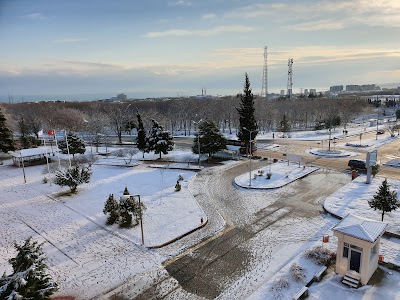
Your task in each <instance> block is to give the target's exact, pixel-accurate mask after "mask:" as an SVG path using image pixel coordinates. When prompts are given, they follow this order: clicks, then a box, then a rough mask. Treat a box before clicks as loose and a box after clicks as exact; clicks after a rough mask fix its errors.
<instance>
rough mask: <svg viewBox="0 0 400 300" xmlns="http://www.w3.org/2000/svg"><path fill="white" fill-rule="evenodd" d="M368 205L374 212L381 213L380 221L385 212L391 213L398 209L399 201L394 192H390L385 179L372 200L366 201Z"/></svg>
mask: <svg viewBox="0 0 400 300" xmlns="http://www.w3.org/2000/svg"><path fill="white" fill-rule="evenodd" d="M368 204H369V206H370V207H371V208H373V209H374V210H381V211H382V221H383V216H384V215H385V212H391V211H392V210H396V209H397V208H399V207H400V201H399V200H398V199H397V193H396V191H390V189H389V185H388V183H387V179H385V180H384V181H383V182H382V185H381V186H380V187H379V190H378V192H377V193H376V194H375V195H374V198H373V199H372V200H369V201H368Z"/></svg>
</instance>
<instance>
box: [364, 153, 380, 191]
mask: <svg viewBox="0 0 400 300" xmlns="http://www.w3.org/2000/svg"><path fill="white" fill-rule="evenodd" d="M377 159H378V150H373V151H369V152H368V153H367V161H366V164H365V166H366V167H367V181H366V182H365V183H367V184H370V183H371V175H372V166H374V165H375V164H376V162H377Z"/></svg>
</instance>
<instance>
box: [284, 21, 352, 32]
mask: <svg viewBox="0 0 400 300" xmlns="http://www.w3.org/2000/svg"><path fill="white" fill-rule="evenodd" d="M345 27H346V25H345V24H343V23H342V22H338V21H334V20H319V21H313V22H304V23H298V24H295V25H290V26H286V27H285V28H286V29H290V30H294V31H318V30H339V29H343V28H345Z"/></svg>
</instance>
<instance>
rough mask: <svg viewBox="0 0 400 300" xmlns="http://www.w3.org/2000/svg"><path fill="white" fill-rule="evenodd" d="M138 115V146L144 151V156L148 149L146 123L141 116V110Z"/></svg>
mask: <svg viewBox="0 0 400 300" xmlns="http://www.w3.org/2000/svg"><path fill="white" fill-rule="evenodd" d="M136 116H137V121H138V127H137V140H136V143H137V147H138V149H139V150H140V151H142V153H143V158H144V153H145V152H146V150H147V142H146V140H147V139H146V131H145V130H144V125H143V121H142V117H141V116H140V114H139V112H136Z"/></svg>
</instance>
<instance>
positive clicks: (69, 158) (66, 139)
mask: <svg viewBox="0 0 400 300" xmlns="http://www.w3.org/2000/svg"><path fill="white" fill-rule="evenodd" d="M64 132H65V141H66V143H67V152H68V160H69V167H70V168H71V167H72V165H71V157H70V156H69V146H68V137H67V131H66V130H64Z"/></svg>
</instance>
